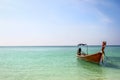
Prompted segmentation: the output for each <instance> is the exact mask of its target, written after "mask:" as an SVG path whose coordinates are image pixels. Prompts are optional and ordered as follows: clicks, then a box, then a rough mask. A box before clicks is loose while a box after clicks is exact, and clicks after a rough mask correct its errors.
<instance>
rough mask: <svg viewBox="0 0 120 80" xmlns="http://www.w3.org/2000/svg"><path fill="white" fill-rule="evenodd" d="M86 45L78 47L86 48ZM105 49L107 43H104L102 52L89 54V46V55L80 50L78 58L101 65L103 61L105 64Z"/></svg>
mask: <svg viewBox="0 0 120 80" xmlns="http://www.w3.org/2000/svg"><path fill="white" fill-rule="evenodd" d="M84 45H87V44H79V45H78V46H84ZM105 47H106V42H105V41H103V42H102V48H101V51H100V52H97V53H94V54H88V46H87V53H82V51H81V48H79V49H78V52H77V57H78V58H80V59H82V60H85V61H89V62H93V63H97V64H99V63H100V62H101V61H102V62H103V59H104V54H105V53H104V49H105Z"/></svg>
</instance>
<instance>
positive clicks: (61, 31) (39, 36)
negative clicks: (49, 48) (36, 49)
mask: <svg viewBox="0 0 120 80" xmlns="http://www.w3.org/2000/svg"><path fill="white" fill-rule="evenodd" d="M101 41H107V43H108V44H120V0H0V46H10V45H11V46H12V45H13V46H18V45H20V46H21V45H39V46H40V45H77V44H78V43H81V42H83V43H88V44H101Z"/></svg>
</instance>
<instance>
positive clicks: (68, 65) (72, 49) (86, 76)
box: [0, 46, 120, 80]
mask: <svg viewBox="0 0 120 80" xmlns="http://www.w3.org/2000/svg"><path fill="white" fill-rule="evenodd" d="M77 49H78V47H76V46H16V47H15V46H11V47H10V46H8V47H7V46H1V47H0V80H120V46H107V47H106V49H105V54H106V57H105V59H104V64H100V65H97V64H94V63H89V62H86V61H83V60H81V59H78V58H77V57H76V53H77ZM85 49H86V48H85V47H83V49H82V50H85ZM100 49H101V47H100V46H89V47H88V53H89V54H91V53H95V52H98V51H100ZM85 51H86V50H85Z"/></svg>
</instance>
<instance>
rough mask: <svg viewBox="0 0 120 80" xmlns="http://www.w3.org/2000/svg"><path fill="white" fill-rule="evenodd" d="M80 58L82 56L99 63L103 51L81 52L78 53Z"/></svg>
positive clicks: (84, 58)
mask: <svg viewBox="0 0 120 80" xmlns="http://www.w3.org/2000/svg"><path fill="white" fill-rule="evenodd" d="M77 57H78V58H81V59H83V60H85V61H89V62H93V63H97V64H99V63H100V61H101V58H102V53H101V52H98V53H96V54H90V55H87V54H81V55H77Z"/></svg>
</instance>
